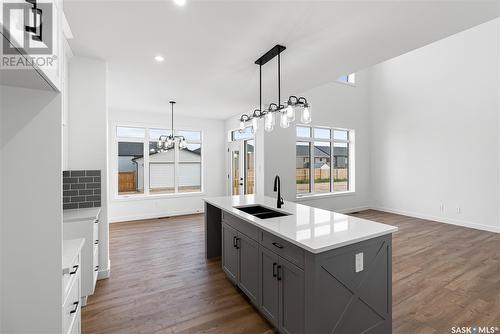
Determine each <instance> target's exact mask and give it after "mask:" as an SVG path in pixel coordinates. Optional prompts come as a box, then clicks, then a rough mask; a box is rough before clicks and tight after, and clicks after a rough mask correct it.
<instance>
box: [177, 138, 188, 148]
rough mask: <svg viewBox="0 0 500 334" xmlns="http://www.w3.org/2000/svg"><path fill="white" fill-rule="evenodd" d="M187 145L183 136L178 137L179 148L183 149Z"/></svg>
mask: <svg viewBox="0 0 500 334" xmlns="http://www.w3.org/2000/svg"><path fill="white" fill-rule="evenodd" d="M186 147H187V143H186V140H185V139H184V138H181V139H179V148H180V149H185V148H186Z"/></svg>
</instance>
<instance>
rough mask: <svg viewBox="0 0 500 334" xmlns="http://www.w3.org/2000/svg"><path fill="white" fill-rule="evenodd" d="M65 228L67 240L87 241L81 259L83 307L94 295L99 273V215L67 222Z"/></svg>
mask: <svg viewBox="0 0 500 334" xmlns="http://www.w3.org/2000/svg"><path fill="white" fill-rule="evenodd" d="M68 211H71V210H68ZM80 211H81V210H80ZM96 212H97V211H96ZM63 227H64V228H63V232H64V233H63V234H64V238H65V239H71V238H84V239H85V245H84V246H83V248H82V257H81V263H82V264H81V282H82V283H81V284H82V305H81V306H85V305H86V303H87V298H88V296H90V295H92V294H94V289H95V286H96V281H97V276H98V273H99V213H97V214H96V216H95V217H91V218H88V217H87V218H85V219H82V220H78V219H68V220H65V221H64V224H63Z"/></svg>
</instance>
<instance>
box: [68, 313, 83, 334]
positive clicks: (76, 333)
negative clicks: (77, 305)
mask: <svg viewBox="0 0 500 334" xmlns="http://www.w3.org/2000/svg"><path fill="white" fill-rule="evenodd" d="M80 313H81V309H79V310H78V312H77V314H76V318H75V321H74V322H73V325H72V326H71V328H70V329H69V331H68V334H80V333H81V330H82V325H81V315H80Z"/></svg>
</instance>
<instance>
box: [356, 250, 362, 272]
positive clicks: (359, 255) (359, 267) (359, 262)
mask: <svg viewBox="0 0 500 334" xmlns="http://www.w3.org/2000/svg"><path fill="white" fill-rule="evenodd" d="M355 262H356V272H357V273H359V272H360V271H363V253H357V254H356V261H355Z"/></svg>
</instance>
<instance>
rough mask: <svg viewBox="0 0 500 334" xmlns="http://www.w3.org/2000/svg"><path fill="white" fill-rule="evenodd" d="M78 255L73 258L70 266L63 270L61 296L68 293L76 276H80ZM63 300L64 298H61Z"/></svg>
mask: <svg viewBox="0 0 500 334" xmlns="http://www.w3.org/2000/svg"><path fill="white" fill-rule="evenodd" d="M80 271H81V267H80V255H78V256H77V257H76V258H75V261H74V262H73V263H72V265H71V267H70V268H65V269H64V270H63V285H62V286H63V294H62V295H63V298H64V297H65V296H67V295H68V290H69V288H70V286H71V284H72V283H73V280H74V279H75V278H76V277H80ZM63 302H64V300H63Z"/></svg>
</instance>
